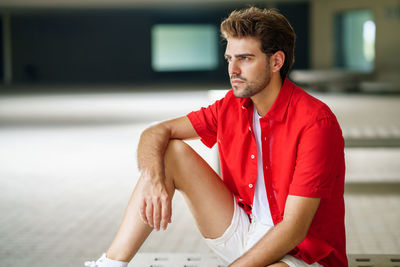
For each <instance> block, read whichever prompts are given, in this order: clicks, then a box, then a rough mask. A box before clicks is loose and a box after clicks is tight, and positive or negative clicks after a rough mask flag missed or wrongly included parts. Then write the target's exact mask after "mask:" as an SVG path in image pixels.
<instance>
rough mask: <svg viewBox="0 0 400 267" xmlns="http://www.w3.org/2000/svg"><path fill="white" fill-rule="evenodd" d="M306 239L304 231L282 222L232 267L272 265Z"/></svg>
mask: <svg viewBox="0 0 400 267" xmlns="http://www.w3.org/2000/svg"><path fill="white" fill-rule="evenodd" d="M304 237H305V235H304V234H303V231H302V230H299V229H297V227H294V226H293V225H291V224H290V223H286V222H284V221H282V222H281V223H279V224H277V225H276V226H274V227H273V228H272V229H271V231H269V232H268V233H267V234H266V235H265V236H264V237H263V238H261V240H260V241H259V242H258V243H256V245H254V247H252V248H251V249H250V250H249V251H248V252H247V253H245V254H244V255H243V256H241V257H240V258H239V259H237V260H236V261H235V262H234V263H232V264H231V265H230V266H231V267H239V266H249V267H258V266H260V267H264V266H266V265H269V264H272V263H274V262H277V261H279V260H280V259H281V258H282V257H284V256H285V255H286V254H287V253H288V252H290V251H291V250H292V249H293V248H295V247H296V246H297V245H298V244H299V243H300V242H301V241H302V240H303V239H304Z"/></svg>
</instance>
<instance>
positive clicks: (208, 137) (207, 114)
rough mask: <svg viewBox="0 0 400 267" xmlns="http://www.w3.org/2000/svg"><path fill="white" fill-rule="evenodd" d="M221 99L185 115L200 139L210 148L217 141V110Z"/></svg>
mask: <svg viewBox="0 0 400 267" xmlns="http://www.w3.org/2000/svg"><path fill="white" fill-rule="evenodd" d="M222 101H223V99H221V100H217V101H216V102H215V103H214V104H212V105H210V106H208V107H206V108H201V109H200V110H197V111H193V112H190V113H189V114H188V115H187V117H188V118H189V120H190V122H191V123H192V125H193V128H194V129H195V130H196V132H197V134H198V135H199V136H200V138H201V141H202V142H203V143H204V144H205V145H206V146H208V147H210V148H211V147H213V146H214V144H215V143H216V142H217V129H218V110H219V107H220V105H221V104H222Z"/></svg>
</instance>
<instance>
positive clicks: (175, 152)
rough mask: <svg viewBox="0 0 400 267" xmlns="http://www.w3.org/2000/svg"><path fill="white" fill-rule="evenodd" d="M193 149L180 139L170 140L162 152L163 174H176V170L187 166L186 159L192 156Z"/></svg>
mask: <svg viewBox="0 0 400 267" xmlns="http://www.w3.org/2000/svg"><path fill="white" fill-rule="evenodd" d="M193 153H196V152H194V150H193V149H192V148H191V147H190V146H189V145H188V144H186V143H185V142H184V141H182V140H176V139H174V140H170V141H169V143H168V146H167V148H166V150H165V153H164V167H165V174H166V175H167V176H168V175H172V176H174V174H176V173H175V172H176V171H178V170H183V169H182V168H185V167H187V166H188V164H187V163H188V160H190V158H192V156H193Z"/></svg>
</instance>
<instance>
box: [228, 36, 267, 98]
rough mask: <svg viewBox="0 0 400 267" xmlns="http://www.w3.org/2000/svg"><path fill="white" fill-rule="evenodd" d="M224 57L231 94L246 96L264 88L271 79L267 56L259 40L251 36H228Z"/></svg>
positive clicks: (250, 95)
mask: <svg viewBox="0 0 400 267" xmlns="http://www.w3.org/2000/svg"><path fill="white" fill-rule="evenodd" d="M227 41H228V44H227V46H226V51H225V59H226V60H227V61H228V65H229V66H228V72H229V77H230V81H231V85H232V88H233V94H234V95H235V96H236V97H239V98H248V97H252V96H254V95H256V94H257V93H259V92H261V91H262V90H264V89H265V88H266V87H267V85H268V84H269V82H270V80H271V74H270V69H269V62H268V57H267V55H266V54H265V53H263V52H262V51H261V43H260V40H259V39H257V38H253V37H244V38H228V39H227Z"/></svg>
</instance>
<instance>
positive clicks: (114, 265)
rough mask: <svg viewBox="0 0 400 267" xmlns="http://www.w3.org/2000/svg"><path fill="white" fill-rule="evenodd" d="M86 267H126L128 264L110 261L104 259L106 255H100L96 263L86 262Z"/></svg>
mask: <svg viewBox="0 0 400 267" xmlns="http://www.w3.org/2000/svg"><path fill="white" fill-rule="evenodd" d="M85 266H86V267H127V266H128V262H124V261H116V260H111V259H108V258H107V257H106V253H103V255H101V257H100V259H98V260H97V261H86V262H85Z"/></svg>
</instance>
